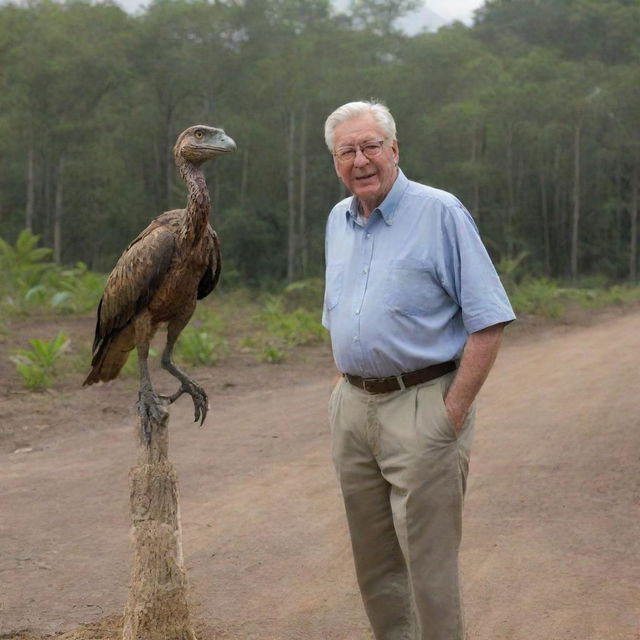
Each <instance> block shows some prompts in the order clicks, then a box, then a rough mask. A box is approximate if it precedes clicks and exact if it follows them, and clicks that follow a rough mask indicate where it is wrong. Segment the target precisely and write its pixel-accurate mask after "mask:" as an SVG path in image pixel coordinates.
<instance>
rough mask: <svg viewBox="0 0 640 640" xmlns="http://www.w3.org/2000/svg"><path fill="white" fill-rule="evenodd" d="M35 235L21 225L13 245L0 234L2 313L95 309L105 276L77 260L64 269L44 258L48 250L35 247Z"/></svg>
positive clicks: (48, 256) (0, 304)
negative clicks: (75, 263)
mask: <svg viewBox="0 0 640 640" xmlns="http://www.w3.org/2000/svg"><path fill="white" fill-rule="evenodd" d="M38 241H39V236H36V235H33V234H32V233H31V232H30V231H29V230H28V229H24V230H23V231H22V232H21V233H20V235H19V236H18V238H17V239H16V242H15V245H13V246H12V245H11V244H9V243H8V242H6V241H5V240H2V238H0V270H1V272H2V273H3V274H4V278H3V280H2V283H1V284H0V310H1V311H2V312H3V314H4V315H7V316H11V315H24V314H28V313H33V312H38V311H40V312H54V313H84V312H87V311H91V310H93V309H95V308H96V307H97V305H98V301H99V300H100V297H101V295H102V291H103V290H104V283H105V276H104V275H100V274H97V273H94V272H92V271H89V269H88V268H87V265H85V264H83V263H81V262H79V263H78V264H77V265H76V266H75V267H72V268H69V269H64V268H62V267H60V266H58V265H56V264H53V263H51V262H47V259H48V258H50V257H51V250H50V249H47V248H38V247H37V244H38Z"/></svg>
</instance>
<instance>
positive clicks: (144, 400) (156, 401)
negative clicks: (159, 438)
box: [137, 388, 168, 444]
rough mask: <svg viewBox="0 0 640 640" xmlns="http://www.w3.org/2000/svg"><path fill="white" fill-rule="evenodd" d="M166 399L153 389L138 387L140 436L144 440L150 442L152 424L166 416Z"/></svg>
mask: <svg viewBox="0 0 640 640" xmlns="http://www.w3.org/2000/svg"><path fill="white" fill-rule="evenodd" d="M166 404H167V402H166V400H165V399H164V398H163V397H162V396H157V395H156V393H155V392H154V391H153V389H142V388H141V389H140V391H138V403H137V409H138V415H139V416H140V425H141V427H142V433H141V434H140V437H141V438H142V440H143V441H144V442H146V443H147V444H149V443H150V442H151V432H152V431H153V424H154V423H159V422H162V421H163V420H164V419H165V417H166V416H167V413H168V411H167V408H166Z"/></svg>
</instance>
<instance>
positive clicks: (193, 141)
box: [173, 124, 236, 165]
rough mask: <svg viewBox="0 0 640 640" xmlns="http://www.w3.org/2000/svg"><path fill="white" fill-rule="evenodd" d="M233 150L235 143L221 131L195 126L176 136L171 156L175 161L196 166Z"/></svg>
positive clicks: (199, 125) (205, 126)
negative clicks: (183, 161) (184, 161)
mask: <svg viewBox="0 0 640 640" xmlns="http://www.w3.org/2000/svg"><path fill="white" fill-rule="evenodd" d="M235 150H236V143H235V142H234V141H233V140H232V139H231V138H230V137H229V136H228V135H227V134H226V133H225V132H224V131H223V130H222V129H216V128H215V127H209V126H207V125H204V124H197V125H194V126H193V127H189V128H188V129H185V130H184V131H183V132H182V133H181V134H180V135H179V136H178V140H177V141H176V144H175V146H174V147H173V155H174V156H175V158H176V160H179V159H181V158H182V159H184V160H186V161H187V162H191V163H193V164H196V165H197V164H201V163H203V162H206V161H207V160H209V159H210V158H213V157H215V156H219V155H223V154H225V153H233V152H234V151H235Z"/></svg>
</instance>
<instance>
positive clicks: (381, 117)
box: [324, 100, 396, 153]
mask: <svg viewBox="0 0 640 640" xmlns="http://www.w3.org/2000/svg"><path fill="white" fill-rule="evenodd" d="M369 114H370V115H372V116H373V118H374V120H375V121H376V124H377V125H378V126H379V127H380V130H381V132H382V135H383V136H384V137H385V140H395V139H396V123H395V120H394V119H393V116H392V115H391V112H390V111H389V108H388V107H387V106H386V105H385V104H383V103H382V102H378V101H374V100H371V101H369V100H367V101H360V102H347V104H343V105H342V106H341V107H338V108H337V109H336V110H335V111H334V112H333V113H332V114H331V115H330V116H329V117H328V118H327V120H326V122H325V123H324V141H325V142H326V143H327V147H329V151H331V152H332V153H333V151H334V148H333V143H334V136H335V130H336V128H337V127H338V126H339V125H341V124H342V123H343V122H346V121H347V120H351V119H353V118H359V117H361V116H366V115H369Z"/></svg>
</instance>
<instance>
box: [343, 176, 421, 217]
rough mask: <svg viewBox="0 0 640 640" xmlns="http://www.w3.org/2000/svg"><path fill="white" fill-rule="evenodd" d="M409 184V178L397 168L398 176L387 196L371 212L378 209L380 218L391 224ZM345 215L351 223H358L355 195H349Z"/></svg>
mask: <svg viewBox="0 0 640 640" xmlns="http://www.w3.org/2000/svg"><path fill="white" fill-rule="evenodd" d="M408 185H409V180H408V179H407V177H406V176H405V175H404V173H402V170H401V169H398V176H397V177H396V179H395V182H394V183H393V186H392V187H391V190H390V191H389V193H388V194H387V197H386V198H385V199H384V200H383V201H382V203H381V204H380V206H379V207H377V208H376V209H374V210H373V211H372V212H371V215H373V214H374V213H375V212H376V211H380V214H381V215H382V219H383V220H384V221H385V222H386V223H387V224H388V225H391V224H393V219H394V217H395V215H396V211H397V210H398V205H399V204H400V200H401V199H402V196H403V194H404V192H405V189H406V188H407V186H408ZM347 216H348V217H349V219H350V220H351V223H352V224H358V199H357V198H356V197H355V196H352V197H351V202H350V203H349V207H348V208H347Z"/></svg>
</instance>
